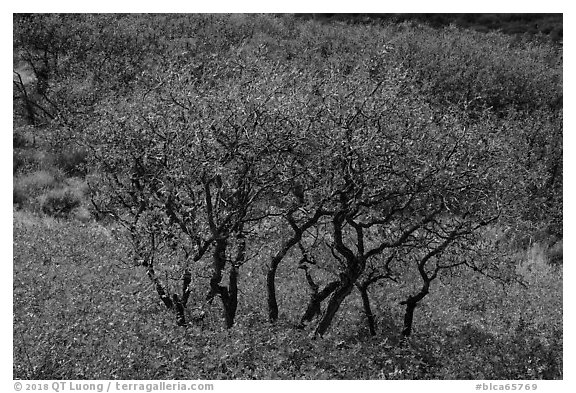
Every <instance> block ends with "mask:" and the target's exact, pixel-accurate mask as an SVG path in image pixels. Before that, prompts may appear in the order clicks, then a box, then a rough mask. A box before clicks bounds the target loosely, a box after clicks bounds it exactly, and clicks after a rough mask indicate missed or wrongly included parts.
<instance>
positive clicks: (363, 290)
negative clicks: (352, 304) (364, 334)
mask: <svg viewBox="0 0 576 393" xmlns="http://www.w3.org/2000/svg"><path fill="white" fill-rule="evenodd" d="M358 290H359V291H360V296H361V297H362V305H363V307H364V314H365V315H366V321H367V323H368V329H369V330H370V335H372V336H375V335H376V320H375V318H374V314H373V313H372V307H371V306H370V297H369V295H368V285H358Z"/></svg>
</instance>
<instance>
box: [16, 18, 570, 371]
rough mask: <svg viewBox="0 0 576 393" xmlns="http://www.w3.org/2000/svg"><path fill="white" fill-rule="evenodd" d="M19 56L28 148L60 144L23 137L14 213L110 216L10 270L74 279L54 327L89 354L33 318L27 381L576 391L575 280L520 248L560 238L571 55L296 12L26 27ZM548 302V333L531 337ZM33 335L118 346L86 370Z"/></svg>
mask: <svg viewBox="0 0 576 393" xmlns="http://www.w3.org/2000/svg"><path fill="white" fill-rule="evenodd" d="M14 47H15V52H14V56H15V61H14V63H15V64H17V65H18V66H17V70H15V78H14V88H15V90H14V91H15V94H14V97H15V101H14V108H15V110H14V116H15V120H16V121H17V122H18V124H19V128H18V130H22V129H25V127H29V129H30V132H31V133H32V134H33V135H34V138H36V137H38V138H40V139H41V140H42V147H41V148H38V149H37V148H36V147H35V146H36V145H35V143H32V144H31V145H28V144H26V143H25V140H24V138H23V137H22V135H21V134H20V133H17V134H15V141H16V142H17V143H16V145H17V148H18V154H19V155H18V157H24V158H18V160H16V157H17V155H15V163H16V162H18V168H17V172H15V173H18V176H19V177H18V181H17V182H15V188H14V190H15V191H14V198H15V202H16V203H17V204H18V206H20V207H28V208H29V209H30V210H33V209H34V208H33V206H37V208H36V210H37V211H41V212H43V213H45V214H48V215H51V216H54V217H57V218H68V217H76V218H77V219H80V221H87V217H89V216H90V214H91V212H90V210H88V208H87V205H88V203H90V208H91V209H93V212H94V216H95V217H96V218H97V219H98V220H100V223H82V224H81V223H78V222H76V223H75V224H74V223H72V222H66V221H62V222H60V221H54V220H52V219H49V218H34V217H33V216H28V215H25V214H21V215H19V216H17V219H16V221H15V233H16V237H15V250H16V251H15V258H16V259H15V265H17V266H18V270H17V273H15V274H17V276H18V277H22V279H21V280H23V281H21V282H26V283H28V282H30V281H33V282H34V284H32V285H34V286H38V285H40V284H39V283H38V282H37V281H38V278H37V277H38V276H43V275H46V274H53V275H54V277H55V278H58V280H59V281H58V283H59V284H62V286H63V291H64V292H61V293H60V292H59V293H55V294H54V295H53V296H50V297H47V298H46V299H45V300H43V302H44V303H46V302H49V303H50V304H46V305H45V306H46V307H47V309H50V310H52V311H53V312H52V314H50V315H52V316H53V318H55V319H56V320H55V321H53V322H54V324H55V325H57V326H60V325H61V324H62V321H60V319H62V320H64V314H65V313H66V312H68V311H69V312H70V315H74V316H75V318H76V321H77V324H76V325H73V328H70V327H69V328H64V327H62V329H63V331H66V332H68V333H69V335H70V336H71V337H78V334H80V332H84V333H82V334H85V336H86V337H88V336H89V339H86V340H84V341H82V340H80V342H83V343H84V344H78V343H76V342H69V341H62V340H64V338H62V337H63V336H62V337H61V336H59V333H55V331H53V330H51V329H49V328H48V327H47V325H46V323H44V322H45V321H46V318H47V316H46V315H44V314H42V315H36V314H34V317H35V318H38V319H39V321H42V322H43V323H44V324H43V325H42V324H40V325H34V326H38V327H30V325H27V323H26V322H24V321H25V319H24V317H23V316H19V318H22V319H18V322H15V324H16V325H18V327H21V329H20V333H19V334H20V338H19V340H18V342H19V343H20V344H21V346H22V348H21V350H20V352H18V353H17V354H15V356H17V358H18V359H19V361H18V362H15V364H16V365H15V367H16V368H15V375H18V376H28V377H35V378H48V377H54V376H58V377H62V378H64V377H70V378H71V377H73V376H74V378H75V379H77V378H78V377H81V378H84V377H86V378H92V377H100V376H107V377H113V378H123V379H129V378H130V377H133V376H134V375H136V373H137V372H138V371H141V370H146V371H147V372H148V373H149V374H150V375H153V376H154V377H158V379H164V378H186V377H187V376H189V375H196V376H205V377H207V378H239V377H250V378H294V377H298V378H352V377H354V378H358V377H366V378H484V379H487V378H527V379H528V378H558V377H561V362H560V360H559V359H560V356H559V352H560V350H561V340H562V338H561V333H560V332H561V329H560V328H559V326H558V325H555V324H554V323H553V322H550V320H552V321H558V320H561V304H558V303H557V300H558V299H559V298H560V297H561V294H560V292H559V287H558V286H557V285H556V286H554V285H553V284H552V283H554V282H557V280H558V278H561V272H559V271H557V270H554V268H552V267H550V266H549V265H547V264H546V263H540V264H539V265H538V266H541V267H542V268H543V269H548V268H549V269H550V270H546V271H545V273H546V274H543V275H540V276H538V275H535V274H533V273H532V272H530V271H527V267H526V265H524V264H522V263H521V261H523V260H524V258H525V256H523V255H521V253H522V252H525V250H526V249H529V247H528V245H522V246H521V245H520V243H521V241H520V238H521V237H522V236H528V237H530V239H532V237H533V236H536V234H537V233H546V234H551V235H553V236H554V238H555V239H556V240H555V242H556V243H557V240H558V239H561V237H562V232H561V223H562V199H561V198H562V197H561V190H562V142H561V139H562V138H561V136H562V78H561V77H562V54H561V51H560V50H559V49H558V48H557V47H553V46H551V45H550V44H548V43H545V42H540V43H536V42H518V41H515V40H513V39H512V38H510V37H506V36H503V35H500V34H495V33H490V34H487V35H484V34H480V33H477V32H469V31H465V30H460V29H458V28H455V27H450V28H447V29H444V30H441V31H439V30H434V29H431V28H428V27H424V26H410V25H407V24H400V25H386V26H377V25H359V26H352V25H346V24H343V23H332V24H321V23H317V22H313V21H302V20H298V19H296V18H294V17H293V16H290V15H283V16H278V17H272V16H266V15H231V16H229V15H102V16H98V15H29V16H19V15H16V16H15V46H14ZM24 124H27V126H25V125H24ZM35 141H36V139H35ZM35 149H37V150H35ZM40 149H44V150H40ZM36 151H43V152H49V153H47V154H48V155H47V156H49V157H50V159H43V160H36V161H34V160H28V161H26V159H25V157H28V155H30V156H31V155H33V154H36V153H35V152H36ZM32 170H35V171H36V172H31V171H32ZM31 173H32V174H31ZM34 173H36V174H35V175H34ZM33 176H36V177H33ZM67 176H77V177H78V178H79V179H76V180H74V179H72V178H67ZM43 180H44V181H43ZM84 182H85V183H84ZM34 201H35V203H36V204H35V203H33V202H34ZM38 206H39V208H38ZM37 220H42V221H41V222H40V223H39V222H37ZM107 220H112V221H113V222H107ZM75 225H76V227H75ZM101 225H106V226H105V227H103V226H101ZM54 228H58V230H59V231H63V232H66V233H69V234H70V238H69V239H62V238H61V235H59V233H60V232H55V230H54ZM74 228H82V230H81V231H79V232H78V233H73V231H74ZM38 233H40V234H42V236H44V237H46V244H45V245H44V246H43V247H45V249H40V248H39V249H38V250H35V249H33V248H34V244H35V243H34V241H33V240H32V239H33V234H38ZM111 233H113V234H114V235H113V236H112V235H111ZM553 243H554V242H552V241H551V240H546V239H543V240H542V241H541V242H540V243H533V242H531V243H530V244H529V246H530V247H532V248H531V250H535V249H536V247H547V249H548V248H549V249H552V244H553ZM42 244H44V243H42ZM74 247H79V248H80V249H76V248H74ZM98 247H108V248H107V250H109V252H110V255H107V256H106V258H109V261H107V260H106V259H102V258H103V257H104V256H102V255H100V254H96V253H95V252H94V251H93V250H97V249H98ZM30 250H31V251H30ZM39 252H40V253H41V254H42V255H43V257H42V259H41V260H44V261H48V262H46V263H45V264H43V265H42V266H40V265H38V266H33V263H32V259H29V258H32V257H34V256H37V255H36V254H38V253H39ZM55 256H57V257H58V258H61V259H62V262H61V263H60V262H59V263H58V265H57V266H58V267H59V266H62V267H63V268H62V269H57V270H54V271H52V270H51V269H52V268H51V267H50V266H52V262H51V261H52V260H53V259H54V258H55ZM546 258H547V254H546V253H542V255H541V256H540V257H538V258H532V259H538V260H545V259H546ZM80 261H83V263H80ZM111 261H116V262H114V263H112V262H111ZM117 265H120V266H123V267H124V268H125V269H121V270H118V266H117ZM24 266H25V268H24ZM134 269H139V270H141V271H142V273H143V274H142V275H141V276H136V275H133V274H131V272H132V271H133V270H134ZM84 274H85V275H86V277H89V280H87V279H84V278H83V277H84V276H83V275H84ZM136 277H140V278H136ZM35 280H36V281H35ZM74 280H77V281H78V283H77V284H74V283H73V282H74ZM94 280H98V282H102V283H105V284H104V285H103V286H102V288H101V292H100V293H101V294H95V292H94V291H95V290H94V288H95V285H96V283H95V282H94ZM531 280H535V281H531ZM524 281H526V282H524ZM126 283H129V284H126ZM146 283H147V284H146ZM495 283H501V284H502V285H503V287H504V288H507V289H508V290H511V291H522V290H524V289H522V288H524V287H523V285H524V286H527V288H529V290H528V289H527V290H526V291H527V293H528V294H529V296H528V295H525V296H512V297H511V296H510V295H509V294H507V293H506V292H501V291H500V289H499V287H498V286H497V285H496V284H495ZM59 284H58V285H59ZM472 284H474V285H477V286H478V287H480V288H482V289H483V290H484V292H485V293H483V296H482V297H481V298H478V297H475V296H472V295H473V294H476V292H477V291H475V290H474V286H471V285H472ZM26 285H27V284H26ZM26 285H24V284H22V285H21V284H20V282H18V283H17V282H16V279H15V296H16V293H17V294H18V296H19V297H18V305H17V302H16V301H15V306H14V307H15V313H18V314H19V315H20V313H21V312H23V311H22V310H24V309H26V308H29V306H30V305H29V304H27V303H26V302H28V301H29V300H27V298H26V297H24V296H23V293H24V289H23V288H25V287H26ZM539 286H542V287H546V288H548V289H549V293H551V294H552V295H550V297H549V298H546V299H543V298H542V296H543V294H542V293H541V292H540V289H539V288H540V287H539ZM147 287H149V288H150V290H149V291H146V292H145V294H144V292H141V291H142V290H143V289H144V288H147ZM54 288H56V286H55V287H54ZM54 288H52V289H50V288H48V289H47V290H49V291H54V290H55V289H54ZM126 288H132V289H130V290H128V291H127V290H126ZM65 290H70V291H71V292H70V296H71V297H70V296H67V295H66V292H65ZM356 291H357V292H356ZM128 292H131V293H132V294H133V296H130V294H129V293H128ZM88 293H90V295H89V296H88ZM154 293H155V295H154ZM438 293H440V295H439V294H438ZM518 293H520V292H516V295H517V294H518ZM136 294H139V295H138V297H135V296H136ZM153 296H156V301H152V299H153ZM530 296H534V297H530ZM76 299H78V300H76ZM158 299H159V300H160V302H158V301H157V300H158ZM215 299H217V301H216V302H215ZM541 301H543V302H550V303H552V304H553V306H551V307H550V308H549V309H550V310H551V312H552V314H551V315H548V316H547V317H546V318H548V317H549V320H548V319H546V318H544V317H543V316H544V315H545V314H546V313H544V312H542V310H540V309H538V307H540V306H536V305H538V304H539V303H540V302H541ZM94 302H96V303H95V304H97V306H96V307H95V308H93V309H91V310H92V311H89V310H88V309H86V307H88V304H93V303H94ZM486 302H488V304H493V305H490V306H486V304H487V303H486ZM506 302H510V303H506ZM522 302H525V304H522ZM215 303H219V305H217V304H215ZM160 305H162V306H163V307H164V309H166V311H167V312H168V313H170V314H171V315H172V316H173V318H174V317H175V320H176V323H175V324H174V323H172V325H171V324H170V322H166V321H164V320H163V319H162V318H160V316H161V314H163V312H162V311H161V308H159V306H160ZM527 305H529V307H527ZM526 307H527V308H526ZM531 307H536V310H537V311H534V313H533V314H531V315H530V318H531V319H530V320H532V321H541V322H542V326H539V327H538V328H527V327H526V326H525V325H524V322H521V321H524V320H526V319H525V318H524V317H522V319H516V317H517V316H518V311H517V310H519V309H526V310H528V309H530V308H531ZM217 309H220V312H218V311H216V310H217ZM266 309H267V310H266ZM39 310H40V311H38V312H39V313H41V310H43V308H40V309H39ZM81 310H84V311H81ZM142 310H147V311H146V313H143V312H142ZM446 310H452V311H453V313H452V315H447V314H446ZM266 311H267V312H266ZM90 312H93V313H94V318H89V319H88V320H82V317H81V315H85V314H86V313H88V314H89V313H90ZM57 313H60V314H57ZM558 313H559V314H558ZM148 314H151V315H152V317H150V316H149V315H148ZM219 314H221V317H220V318H219V316H218V315H219ZM509 314H510V315H509ZM104 315H105V316H106V318H107V319H105V317H104ZM496 315H497V316H496ZM54 316H56V317H54ZM149 318H152V319H153V320H152V323H150V321H149ZM402 319H403V324H402V327H400V325H401V324H400V323H399V322H400V321H402ZM219 320H221V321H222V322H223V324H220V323H218V321H219ZM267 320H268V321H267ZM269 322H272V323H271V324H269ZM365 323H367V324H368V332H369V335H368V334H366V335H364V334H365V331H364V328H362V327H360V326H361V325H363V324H365ZM502 323H504V324H505V326H504V327H502ZM306 324H312V325H313V328H312V329H311V330H313V333H312V334H313V336H315V337H318V336H320V337H324V340H313V341H310V340H309V338H308V337H307V335H308V333H307V329H308V328H307V327H306ZM219 325H222V326H223V327H225V328H226V329H228V331H225V330H222V329H221V328H219V327H218V326H219ZM107 326H108V327H107ZM296 327H297V328H298V329H295V328H296ZM76 328H78V330H74V329H76ZM35 329H37V330H35ZM71 329H72V330H71ZM538 329H540V330H538ZM15 331H17V329H15ZM44 331H45V332H50V333H41V332H44ZM88 331H90V332H92V333H91V334H88V333H85V332H88ZM112 331H114V332H115V333H114V334H113V335H111V332H112ZM413 331H415V332H416V336H417V338H409V336H411V334H412V332H413ZM538 331H544V332H546V336H539V335H537V334H536V333H537V332H538ZM39 332H40V333H39ZM100 332H102V333H100ZM38 334H50V339H51V340H52V339H54V340H56V344H53V345H58V346H64V348H65V350H66V351H68V352H69V355H70V358H74V357H75V356H76V357H77V356H78V354H80V353H82V351H84V350H85V349H86V348H84V347H83V345H88V346H89V345H96V343H97V342H98V339H100V340H104V341H105V342H107V343H110V345H109V346H110V348H109V351H100V352H99V356H100V357H101V358H98V363H97V364H98V366H97V367H96V366H94V367H93V368H91V367H92V365H91V364H89V363H90V360H86V361H85V362H81V363H79V366H78V367H79V368H81V369H77V370H73V369H71V368H70V366H69V365H66V364H60V363H58V364H57V363H54V361H53V360H52V359H51V358H50V357H49V356H48V355H47V354H48V353H49V351H48V350H47V349H46V350H44V351H40V352H39V354H40V355H34V356H31V355H30V354H29V353H28V350H27V349H26V348H27V347H28V345H29V344H28V342H29V340H31V339H33V338H34V337H37V336H38ZM377 334H381V335H384V337H386V339H385V340H384V341H382V340H380V341H374V340H372V339H371V338H370V337H371V336H374V335H377ZM400 335H402V336H404V337H403V338H401V337H400ZM59 337H60V338H59ZM83 337H84V336H83ZM114 337H117V338H118V341H117V344H115V343H114ZM90 340H92V341H90ZM86 343H87V344H86ZM90 343H93V344H90ZM522 343H528V344H530V346H531V348H532V347H533V348H536V349H535V350H534V351H533V350H532V349H525V348H524V347H523V346H522V345H523V344H522ZM502 347H508V348H514V351H512V352H513V353H512V354H510V353H504V352H502V350H501V348H502ZM199 348H202V349H203V350H202V351H201V350H199ZM285 348H292V349H289V350H286V349H285ZM15 353H16V351H15ZM203 353H204V354H206V353H209V355H202V354H203ZM455 354H456V355H455ZM471 354H474V356H472V355H471ZM454 355H455V356H454ZM39 356H40V357H39ZM42 356H44V357H42ZM121 356H123V357H121ZM203 356H204V357H203ZM522 357H525V358H528V359H530V364H529V365H528V366H526V365H523V363H522V360H521V359H522ZM454 359H456V360H454ZM95 360H96V359H94V361H95ZM106 361H107V362H106ZM481 362H486V363H488V364H490V365H491V367H488V368H483V369H482V370H483V371H485V374H482V373H480V372H479V371H478V367H477V366H478V364H483V363H481ZM510 362H512V363H513V364H515V365H517V367H515V368H507V370H508V371H506V372H503V371H502V367H501V365H502V364H507V363H510ZM105 364H108V365H107V366H104V365H105ZM122 364H124V367H122ZM126 364H127V365H128V366H126ZM462 364H464V366H462ZM75 373H76V374H75Z"/></svg>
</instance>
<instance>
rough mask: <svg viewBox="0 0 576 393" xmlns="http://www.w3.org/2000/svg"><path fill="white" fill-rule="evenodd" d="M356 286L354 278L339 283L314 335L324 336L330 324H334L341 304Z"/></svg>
mask: <svg viewBox="0 0 576 393" xmlns="http://www.w3.org/2000/svg"><path fill="white" fill-rule="evenodd" d="M353 288H354V281H352V280H344V281H341V282H339V283H338V287H337V288H336V289H335V291H334V292H333V293H332V296H331V297H330V300H329V301H328V305H327V306H326V310H325V311H324V314H322V317H321V318H320V321H319V322H318V325H317V326H316V330H315V331H314V335H316V336H320V337H322V336H323V335H324V334H325V333H326V331H327V330H328V328H329V327H330V325H331V324H332V320H333V319H334V316H335V315H336V312H337V311H338V309H339V308H340V305H341V304H342V302H343V301H344V299H346V297H347V296H348V295H349V294H350V292H352V289H353Z"/></svg>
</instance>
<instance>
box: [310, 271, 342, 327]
mask: <svg viewBox="0 0 576 393" xmlns="http://www.w3.org/2000/svg"><path fill="white" fill-rule="evenodd" d="M306 279H307V281H308V285H309V286H310V288H311V292H310V299H309V300H308V306H307V307H306V311H305V312H304V315H302V318H300V327H304V326H305V324H306V323H307V322H312V320H313V319H314V317H316V315H320V314H321V312H322V310H321V305H322V302H323V301H324V300H325V299H326V298H327V297H328V296H330V294H331V293H332V292H334V291H335V290H336V288H338V285H339V284H340V282H339V281H333V282H331V283H329V284H327V285H326V286H325V287H324V289H322V290H321V291H318V289H319V286H318V285H317V284H316V283H315V282H314V281H313V280H312V276H310V273H309V272H308V270H306Z"/></svg>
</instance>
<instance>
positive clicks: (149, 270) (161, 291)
mask: <svg viewBox="0 0 576 393" xmlns="http://www.w3.org/2000/svg"><path fill="white" fill-rule="evenodd" d="M146 274H147V275H148V278H150V281H152V283H154V287H155V288H156V292H157V293H158V296H160V300H162V302H163V303H164V305H165V306H166V308H167V309H171V308H172V307H174V303H173V302H172V299H170V296H168V293H167V292H166V290H165V289H164V286H162V283H161V282H160V279H159V278H158V277H157V276H156V272H155V271H154V267H153V266H152V265H151V264H149V265H148V266H147V269H146Z"/></svg>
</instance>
